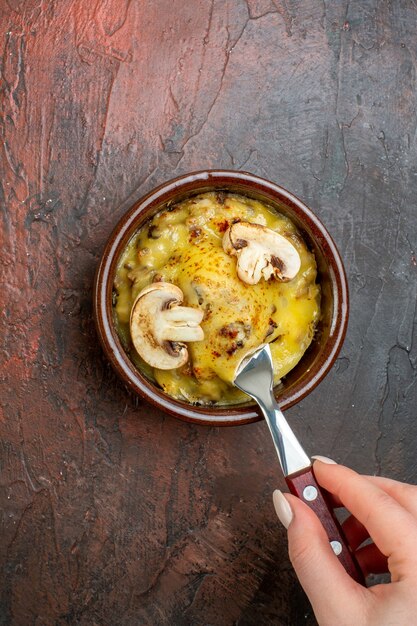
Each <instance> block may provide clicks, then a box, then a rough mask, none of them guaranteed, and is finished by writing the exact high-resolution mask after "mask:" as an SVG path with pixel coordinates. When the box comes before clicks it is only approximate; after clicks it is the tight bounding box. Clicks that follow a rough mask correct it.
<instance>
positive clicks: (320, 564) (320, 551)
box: [274, 491, 365, 624]
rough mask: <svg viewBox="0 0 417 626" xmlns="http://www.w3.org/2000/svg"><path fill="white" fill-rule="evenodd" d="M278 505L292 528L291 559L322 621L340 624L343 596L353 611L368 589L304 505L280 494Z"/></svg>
mask: <svg viewBox="0 0 417 626" xmlns="http://www.w3.org/2000/svg"><path fill="white" fill-rule="evenodd" d="M274 505H275V509H276V512H277V515H278V517H279V518H280V519H281V521H282V522H283V524H284V526H286V527H288V551H289V556H290V560H291V563H292V564H293V567H294V569H295V571H296V574H297V576H298V578H299V580H300V583H301V585H302V586H303V588H304V590H305V592H306V594H307V595H308V597H309V599H310V602H311V604H312V605H313V609H314V612H315V614H316V617H317V620H318V622H319V623H321V619H322V620H323V621H324V617H325V618H326V623H329V624H331V623H334V624H337V623H338V617H340V602H339V599H340V597H343V598H346V599H348V600H349V601H350V602H351V604H352V610H353V608H354V606H356V604H357V603H359V602H360V601H361V597H362V594H363V591H365V590H364V588H363V587H362V586H361V585H359V584H358V583H356V582H355V581H354V580H352V578H351V577H350V576H349V575H348V574H347V573H346V572H345V570H344V568H343V566H342V564H341V563H340V561H339V560H338V558H337V557H336V556H335V554H334V553H333V550H332V549H331V547H330V544H329V540H328V537H327V535H326V533H325V531H324V529H323V526H322V525H321V523H320V521H319V519H318V517H317V516H316V515H315V514H314V513H313V511H311V509H309V507H308V506H307V505H306V504H305V503H304V502H302V501H301V500H299V499H298V498H296V497H295V496H292V495H289V494H285V496H284V494H282V493H281V492H277V491H276V492H274ZM332 616H333V618H334V619H333V621H332V619H331V617H332Z"/></svg>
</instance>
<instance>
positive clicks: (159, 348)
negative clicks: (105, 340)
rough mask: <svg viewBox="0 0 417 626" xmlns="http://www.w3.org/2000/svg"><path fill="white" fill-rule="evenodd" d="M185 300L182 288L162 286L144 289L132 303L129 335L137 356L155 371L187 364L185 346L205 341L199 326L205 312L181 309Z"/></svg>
mask: <svg viewBox="0 0 417 626" xmlns="http://www.w3.org/2000/svg"><path fill="white" fill-rule="evenodd" d="M183 299H184V296H183V293H182V291H181V289H179V287H176V286H175V285H172V284H171V283H164V282H159V283H153V284H152V285H150V286H149V287H146V288H145V289H143V290H142V291H141V292H140V294H139V295H138V297H137V298H136V300H135V302H134V303H133V307H132V311H131V314H130V335H131V337H132V341H133V345H134V346H135V348H136V350H137V352H138V353H139V354H140V356H141V357H142V359H143V360H144V361H146V363H149V365H151V366H152V367H157V368H159V369H161V370H170V369H174V368H177V367H181V365H184V364H185V363H186V362H187V361H188V350H187V346H186V345H185V343H183V342H185V341H201V340H202V339H204V332H203V330H202V328H201V327H200V326H199V324H200V322H201V321H202V319H203V316H204V312H203V311H201V310H200V309H193V308H191V307H186V306H180V305H181V303H182V301H183Z"/></svg>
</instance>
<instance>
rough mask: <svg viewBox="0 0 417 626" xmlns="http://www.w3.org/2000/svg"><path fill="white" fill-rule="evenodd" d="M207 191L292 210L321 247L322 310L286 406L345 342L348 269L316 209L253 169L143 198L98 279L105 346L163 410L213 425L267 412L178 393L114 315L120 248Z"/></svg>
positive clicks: (207, 176)
mask: <svg viewBox="0 0 417 626" xmlns="http://www.w3.org/2000/svg"><path fill="white" fill-rule="evenodd" d="M208 191H227V192H231V193H238V194H241V195H243V196H247V197H250V198H254V199H256V200H260V201H262V202H266V203H267V204H269V205H270V206H271V207H272V208H275V209H276V210H277V211H278V212H280V213H283V214H284V215H287V216H288V217H289V218H290V219H291V221H292V222H293V223H294V224H295V226H296V227H297V228H298V230H299V231H300V234H301V235H302V237H303V238H304V241H305V242H306V244H307V246H308V247H309V249H310V250H312V251H313V252H314V255H315V258H316V262H317V269H318V276H317V281H318V282H319V284H320V285H321V318H320V322H319V324H318V326H317V330H316V333H315V335H314V338H313V341H312V343H311V345H310V347H309V348H308V350H307V351H306V352H305V354H304V356H303V357H302V359H301V360H300V362H299V363H298V365H296V367H295V368H294V369H293V370H291V371H290V372H289V373H288V374H287V375H286V376H285V378H284V380H283V381H282V383H281V385H279V386H278V387H277V388H276V390H275V395H276V397H277V400H278V402H279V404H280V406H281V408H282V409H283V410H285V409H288V408H289V407H291V406H292V405H294V404H296V403H297V402H299V401H300V400H301V399H302V398H304V397H305V396H306V395H307V394H309V393H310V392H311V391H312V390H313V389H314V388H315V387H316V386H317V385H318V384H319V383H320V381H321V380H322V379H323V378H324V377H325V376H326V374H327V373H328V371H329V370H330V368H331V367H332V365H333V363H334V362H335V360H336V358H337V355H338V353H339V351H340V348H341V347H342V344H343V340H344V337H345V334H346V328H347V323H348V315H349V296H348V287H347V281H346V275H345V271H344V267H343V263H342V260H341V258H340V255H339V253H338V251H337V248H336V246H335V244H334V242H333V240H332V238H331V236H330V235H329V233H328V232H327V230H326V229H325V227H324V226H323V224H322V223H321V222H320V220H319V219H318V218H317V217H316V216H315V215H314V213H313V212H312V211H311V210H310V209H309V208H308V207H307V206H306V205H305V204H304V203H303V202H301V200H299V199H298V198H297V197H296V196H294V195H293V194H292V193H290V192H288V191H286V190H285V189H284V188H283V187H280V186H279V185H276V184H275V183H272V182H270V181H267V180H264V179H262V178H259V177H258V176H255V175H253V174H249V173H247V172H237V171H228V170H206V171H201V172H193V173H191V174H186V175H184V176H180V177H178V178H175V179H173V180H170V181H168V182H166V183H164V184H163V185H161V186H159V187H157V188H156V189H154V190H153V191H151V192H150V193H148V194H147V195H146V196H145V197H143V198H141V199H140V200H138V201H137V202H136V203H135V204H134V205H133V206H132V207H131V208H130V209H129V211H127V213H125V215H124V216H123V217H122V218H121V220H120V221H119V223H118V224H117V226H116V227H115V229H114V231H113V233H112V234H111V236H110V238H109V240H108V242H107V244H106V246H105V249H104V252H103V255H102V258H101V261H100V264H99V267H98V269H97V272H96V277H95V282H94V317H95V322H96V327H97V331H98V335H99V338H100V341H101V344H102V346H103V349H104V352H105V354H106V356H107V358H108V359H109V361H110V362H111V364H112V366H113V367H114V369H115V370H116V372H117V374H118V375H119V376H120V377H121V379H122V380H123V381H124V382H125V384H126V385H127V386H128V387H129V388H130V389H131V390H132V391H134V392H135V393H136V394H138V395H139V396H141V397H143V398H145V399H146V400H147V401H149V402H151V403H152V404H154V405H155V406H157V407H158V408H160V409H161V410H162V411H164V412H166V413H169V414H171V415H174V416H175V417H178V418H180V419H183V420H186V421H189V422H195V423H199V424H206V425H216V426H231V425H238V424H247V423H249V422H255V421H257V420H259V419H262V416H261V413H260V411H259V409H258V407H257V406H256V405H255V404H254V402H253V401H248V402H247V403H244V404H239V405H232V406H195V405H191V404H189V403H187V402H185V401H184V402H183V401H180V400H175V399H174V398H171V397H170V396H168V395H167V394H166V393H164V392H163V391H162V390H161V389H160V388H159V387H158V386H157V384H156V383H154V382H152V381H151V380H149V379H148V378H146V376H145V375H144V374H142V373H141V372H140V371H139V370H138V369H137V368H136V367H135V365H134V364H133V363H132V361H131V360H130V358H129V356H128V354H127V353H126V351H125V349H124V348H123V346H122V344H121V341H120V339H119V337H118V335H117V332H116V328H115V324H114V320H113V305H112V294H113V282H114V277H115V273H116V268H117V264H118V261H119V259H120V256H121V254H122V253H123V251H124V249H125V247H126V245H127V244H128V242H129V240H130V239H131V237H132V236H133V235H134V234H135V233H136V231H137V230H138V229H139V228H140V227H141V226H142V225H143V224H144V222H146V221H147V220H149V219H150V218H151V217H152V216H153V215H155V213H157V212H158V211H160V210H161V209H163V208H164V207H165V206H166V205H167V204H168V203H169V204H174V203H176V202H181V201H182V200H184V199H185V198H188V197H190V196H192V195H196V194H200V193H205V192H208Z"/></svg>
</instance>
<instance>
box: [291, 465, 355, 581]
mask: <svg viewBox="0 0 417 626" xmlns="http://www.w3.org/2000/svg"><path fill="white" fill-rule="evenodd" d="M285 480H286V481H287V485H288V488H289V490H290V491H291V493H292V494H293V495H294V496H297V497H298V498H300V500H302V501H303V502H305V504H307V506H309V507H310V509H311V510H312V511H314V513H315V514H316V515H317V517H318V518H319V520H320V521H321V523H322V525H323V527H324V530H325V531H326V533H327V536H328V538H329V542H330V544H331V546H332V548H333V552H334V553H335V554H336V556H337V557H338V559H339V561H340V562H341V564H342V565H343V567H344V568H345V570H346V571H347V573H348V574H349V576H351V577H352V578H353V579H354V580H356V581H357V582H358V583H361V584H362V585H365V578H364V575H363V573H362V570H361V568H360V567H359V564H358V562H357V560H356V558H355V555H354V554H353V551H352V549H351V547H350V546H349V543H348V541H347V539H346V537H345V535H344V533H343V530H342V527H341V525H340V524H339V522H338V520H337V518H336V515H335V513H334V510H333V507H332V505H331V502H330V497H329V494H328V493H327V491H325V490H324V489H322V488H321V487H320V486H319V484H318V483H317V481H316V479H315V477H314V474H313V470H312V468H311V467H310V468H308V469H306V470H304V471H302V472H299V473H297V474H292V475H290V476H287V477H286V478H285Z"/></svg>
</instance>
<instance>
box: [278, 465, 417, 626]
mask: <svg viewBox="0 0 417 626" xmlns="http://www.w3.org/2000/svg"><path fill="white" fill-rule="evenodd" d="M319 459H320V460H316V461H315V462H314V474H315V477H316V480H317V481H318V483H319V484H320V485H321V486H322V487H324V489H326V490H327V491H328V492H329V493H330V494H332V496H333V502H334V504H335V507H337V506H345V507H346V508H347V509H348V510H349V511H350V513H351V514H352V517H349V518H348V519H347V520H346V521H345V522H344V524H343V529H344V532H345V535H346V538H347V540H348V542H349V544H350V546H351V547H352V548H353V549H354V550H355V556H356V558H357V560H358V562H359V564H360V566H361V568H362V570H363V571H364V574H365V575H367V574H369V573H381V572H384V571H385V572H387V571H389V572H390V573H391V582H390V583H387V584H381V585H376V586H374V587H371V588H369V589H367V588H365V587H362V586H361V585H360V584H358V583H356V582H355V581H353V580H352V578H350V576H349V575H348V574H347V573H346V571H345V570H344V568H343V566H342V565H341V563H340V562H339V560H338V558H337V557H336V556H335V554H334V553H333V550H332V549H331V547H330V545H329V541H328V538H327V535H326V533H325V532H324V529H323V527H322V525H321V523H320V522H319V520H318V518H317V517H316V515H315V514H314V513H313V511H311V509H309V507H308V506H307V505H306V504H305V503H304V502H302V501H301V500H299V499H298V498H296V497H295V496H292V495H290V494H285V495H284V494H282V493H281V492H280V491H275V492H274V505H275V509H276V512H277V515H278V517H279V519H280V520H281V522H282V523H283V524H284V526H285V527H286V528H287V529H288V547H289V555H290V560H291V562H292V564H293V567H294V569H295V571H296V574H297V576H298V578H299V580H300V583H301V585H302V586H303V588H304V590H305V592H306V594H307V595H308V597H309V599H310V602H311V604H312V607H313V610H314V613H315V615H316V618H317V621H318V622H319V624H320V626H411V624H416V623H417V487H415V486H412V485H407V484H404V483H399V482H397V481H395V480H390V479H388V478H381V477H377V476H361V475H360V474H357V473H356V472H354V471H353V470H351V469H348V468H347V467H344V466H343V465H337V464H335V463H334V461H331V460H330V459H325V458H324V457H319ZM369 537H371V538H372V540H373V542H374V543H371V544H368V545H366V546H364V547H360V545H361V544H362V543H363V542H364V541H365V540H366V539H368V538H369Z"/></svg>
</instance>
